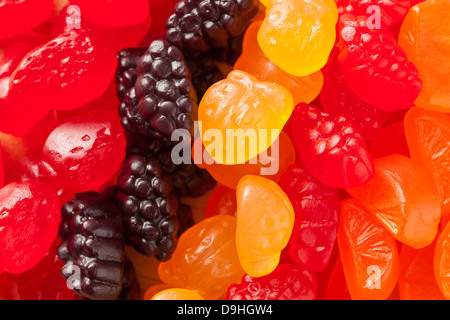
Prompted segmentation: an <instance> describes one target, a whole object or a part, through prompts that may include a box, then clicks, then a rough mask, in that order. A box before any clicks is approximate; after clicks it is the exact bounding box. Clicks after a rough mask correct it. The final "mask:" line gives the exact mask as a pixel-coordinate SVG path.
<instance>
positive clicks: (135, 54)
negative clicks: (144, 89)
mask: <svg viewBox="0 0 450 320" xmlns="http://www.w3.org/2000/svg"><path fill="white" fill-rule="evenodd" d="M145 51H146V48H128V49H123V50H121V51H119V53H117V61H118V63H117V69H116V84H117V87H116V92H117V97H118V98H119V101H122V99H123V98H124V97H125V94H126V93H127V91H128V90H130V89H131V88H133V87H134V84H135V83H136V79H137V72H136V67H137V65H138V62H139V59H140V58H141V57H142V56H143V55H144V53H145Z"/></svg>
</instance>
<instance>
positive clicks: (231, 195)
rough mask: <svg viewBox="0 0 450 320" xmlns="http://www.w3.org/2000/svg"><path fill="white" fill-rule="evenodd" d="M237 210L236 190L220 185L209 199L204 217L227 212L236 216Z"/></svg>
mask: <svg viewBox="0 0 450 320" xmlns="http://www.w3.org/2000/svg"><path fill="white" fill-rule="evenodd" d="M236 210H237V201H236V190H234V189H231V188H228V187H226V186H224V185H219V186H217V188H216V189H215V190H214V192H213V193H212V195H211V197H210V198H209V200H208V203H207V205H206V209H205V215H204V217H203V218H204V219H207V218H211V217H213V216H216V215H219V214H227V215H230V216H234V217H235V216H236Z"/></svg>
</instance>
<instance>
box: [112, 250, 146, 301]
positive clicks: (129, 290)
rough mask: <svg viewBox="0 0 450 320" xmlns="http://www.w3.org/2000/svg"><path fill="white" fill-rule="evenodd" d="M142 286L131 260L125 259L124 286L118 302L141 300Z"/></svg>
mask: <svg viewBox="0 0 450 320" xmlns="http://www.w3.org/2000/svg"><path fill="white" fill-rule="evenodd" d="M141 294H142V292H141V286H140V285H139V282H138V279H137V277H136V270H135V269H134V266H133V263H132V262H131V261H130V260H129V259H125V266H124V269H123V286H122V291H121V292H120V295H119V297H118V298H117V300H141V297H142V296H141Z"/></svg>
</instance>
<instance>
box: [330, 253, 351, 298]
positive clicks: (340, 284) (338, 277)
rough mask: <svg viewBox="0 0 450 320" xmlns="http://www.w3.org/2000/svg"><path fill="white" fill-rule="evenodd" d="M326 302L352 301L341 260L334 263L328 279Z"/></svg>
mask: <svg viewBox="0 0 450 320" xmlns="http://www.w3.org/2000/svg"><path fill="white" fill-rule="evenodd" d="M324 300H352V297H351V295H350V292H349V291H348V287H347V281H346V279H345V273H344V267H343V266H342V261H341V259H340V258H338V260H337V261H335V263H334V266H333V270H332V271H331V274H330V278H329V279H328V283H327V287H326V292H325V297H324Z"/></svg>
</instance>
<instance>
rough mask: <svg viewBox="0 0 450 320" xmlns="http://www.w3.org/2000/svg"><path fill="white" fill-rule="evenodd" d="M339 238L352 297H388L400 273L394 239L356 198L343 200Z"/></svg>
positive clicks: (380, 298)
mask: <svg viewBox="0 0 450 320" xmlns="http://www.w3.org/2000/svg"><path fill="white" fill-rule="evenodd" d="M337 239H338V245H339V252H340V257H341V261H342V266H343V268H344V273H345V278H346V283H347V286H348V290H349V292H350V295H351V297H352V299H353V300H385V299H387V298H388V297H389V296H390V294H391V293H392V291H393V290H394V288H395V285H396V284H397V280H398V275H399V267H400V262H399V256H398V250H397V244H396V242H395V239H394V238H393V237H392V236H391V235H390V234H389V232H388V231H387V230H386V229H385V228H384V227H383V225H382V224H381V223H379V221H378V220H377V219H376V218H375V217H373V216H372V215H371V214H370V213H369V212H367V211H366V209H364V208H363V207H362V206H361V205H360V204H358V202H356V201H355V200H354V199H346V200H343V201H342V202H341V218H340V223H339V230H338V236H337Z"/></svg>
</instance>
